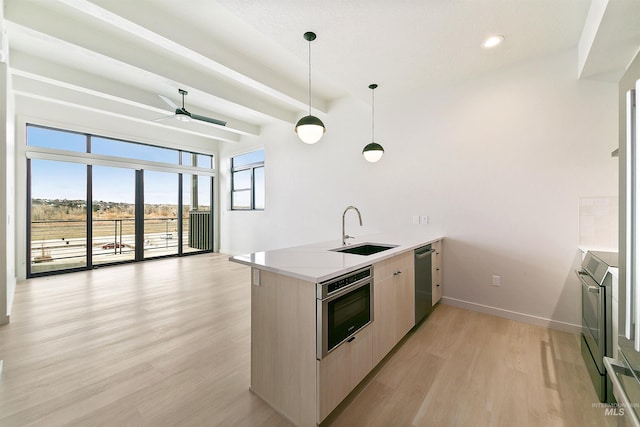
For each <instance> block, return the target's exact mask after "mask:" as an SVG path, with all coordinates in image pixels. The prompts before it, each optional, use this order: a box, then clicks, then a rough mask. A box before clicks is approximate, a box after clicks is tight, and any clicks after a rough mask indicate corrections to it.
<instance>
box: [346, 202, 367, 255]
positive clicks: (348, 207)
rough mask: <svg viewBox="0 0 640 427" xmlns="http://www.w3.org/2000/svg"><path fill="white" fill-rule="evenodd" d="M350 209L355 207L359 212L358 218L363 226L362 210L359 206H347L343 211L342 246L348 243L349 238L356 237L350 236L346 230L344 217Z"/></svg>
mask: <svg viewBox="0 0 640 427" xmlns="http://www.w3.org/2000/svg"><path fill="white" fill-rule="evenodd" d="M349 209H355V211H356V212H357V213H358V220H360V227H362V216H361V215H360V211H359V210H358V208H356V207H355V206H347V208H346V209H345V210H344V212H343V213H342V246H344V245H346V244H347V239H353V238H354V237H353V236H349V235H348V234H347V233H345V232H344V217H345V215H346V214H347V211H348V210H349Z"/></svg>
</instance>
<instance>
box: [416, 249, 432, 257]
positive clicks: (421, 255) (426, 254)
mask: <svg viewBox="0 0 640 427" xmlns="http://www.w3.org/2000/svg"><path fill="white" fill-rule="evenodd" d="M419 250H420V249H416V251H415V257H416V258H418V259H422V258H426V257H428V256H431V254H432V253H434V252H435V251H436V250H435V249H427V250H425V251H424V252H418V251H419Z"/></svg>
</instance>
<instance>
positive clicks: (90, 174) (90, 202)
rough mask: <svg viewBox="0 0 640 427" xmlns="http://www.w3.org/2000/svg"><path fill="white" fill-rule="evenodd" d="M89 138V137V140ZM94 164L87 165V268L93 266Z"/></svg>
mask: <svg viewBox="0 0 640 427" xmlns="http://www.w3.org/2000/svg"><path fill="white" fill-rule="evenodd" d="M88 139H89V138H87V140H88ZM92 242H93V166H92V165H87V251H86V256H87V268H88V269H91V268H93V245H92Z"/></svg>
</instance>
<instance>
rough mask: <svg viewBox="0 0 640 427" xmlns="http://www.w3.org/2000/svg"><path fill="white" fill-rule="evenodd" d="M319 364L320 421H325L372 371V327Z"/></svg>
mask: <svg viewBox="0 0 640 427" xmlns="http://www.w3.org/2000/svg"><path fill="white" fill-rule="evenodd" d="M354 338H355V339H353V340H352V341H350V342H346V343H344V344H342V345H341V346H340V347H338V348H336V349H335V350H333V351H332V352H331V353H329V354H328V355H327V356H326V357H325V358H324V359H322V360H319V361H318V362H317V366H318V371H317V375H318V382H317V387H318V422H321V421H322V420H324V419H325V418H326V417H327V415H329V414H330V413H331V411H333V410H334V409H335V408H336V407H337V406H338V405H339V404H340V402H342V401H343V400H344V398H345V397H347V395H348V394H349V393H351V391H352V390H353V389H354V388H356V386H357V385H358V384H359V383H360V381H362V379H363V378H364V377H365V376H367V374H368V373H369V372H370V371H371V369H373V362H372V354H371V350H372V348H371V345H372V337H371V325H369V326H367V327H365V328H364V329H362V330H361V331H360V332H358V333H357V334H356V335H354Z"/></svg>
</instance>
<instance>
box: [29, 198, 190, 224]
mask: <svg viewBox="0 0 640 427" xmlns="http://www.w3.org/2000/svg"><path fill="white" fill-rule="evenodd" d="M86 207H87V203H86V202H85V201H84V200H68V199H32V201H31V220H32V221H45V220H85V219H86ZM144 210H145V212H144V213H145V217H147V218H175V217H177V216H178V206H177V205H169V204H145V209H144ZM92 211H93V217H94V218H97V219H124V218H134V217H135V206H134V205H133V204H132V203H118V202H104V201H101V200H99V201H95V202H93V206H92ZM188 211H189V207H185V212H188Z"/></svg>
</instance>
